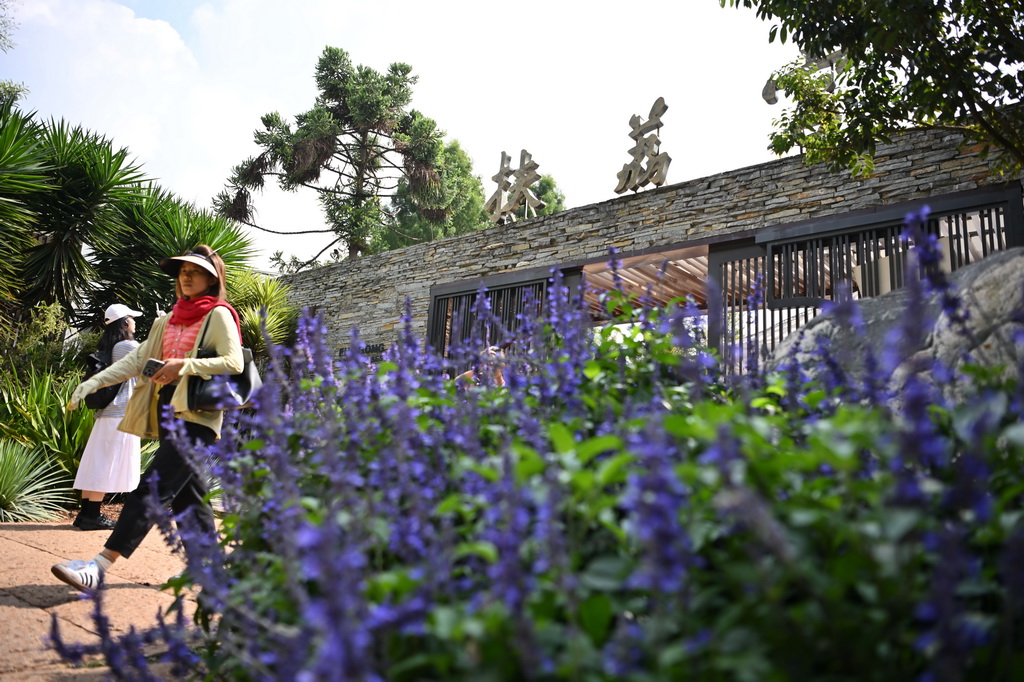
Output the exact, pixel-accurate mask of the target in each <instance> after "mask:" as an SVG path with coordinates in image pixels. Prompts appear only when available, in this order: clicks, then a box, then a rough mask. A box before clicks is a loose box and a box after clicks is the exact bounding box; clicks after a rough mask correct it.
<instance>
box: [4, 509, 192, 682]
mask: <svg viewBox="0 0 1024 682" xmlns="http://www.w3.org/2000/svg"><path fill="white" fill-rule="evenodd" d="M107 535H108V533H107V532H105V531H81V530H78V529H77V528H75V527H74V526H72V525H70V524H69V523H66V522H62V523H0V556H2V557H3V560H2V562H0V681H2V682H21V681H23V680H33V681H40V682H64V681H71V680H75V681H76V682H83V681H89V680H96V681H97V682H98V681H99V680H102V679H106V676H107V674H108V671H107V670H106V668H104V667H103V665H102V659H101V658H100V657H98V656H97V657H92V658H90V659H87V661H86V662H85V663H84V664H83V665H82V666H78V667H76V666H71V665H70V664H66V663H64V662H62V661H61V660H60V657H59V656H58V655H57V653H56V652H55V651H54V650H53V649H52V648H50V647H49V646H48V641H49V636H50V628H51V619H52V618H53V617H56V618H57V622H58V625H59V628H60V632H61V636H62V637H63V638H64V639H65V640H66V641H68V642H71V643H76V644H93V643H96V642H98V636H97V634H96V626H95V624H94V622H93V609H94V603H93V601H92V599H89V598H83V596H82V594H81V593H79V592H78V591H77V590H75V589H74V588H71V587H69V586H68V585H65V584H64V583H62V582H60V581H59V580H57V579H56V578H55V577H54V576H53V575H52V574H51V573H50V567H51V566H52V565H53V564H55V563H58V562H60V561H65V560H68V559H91V558H92V557H93V556H95V555H96V554H97V553H98V552H99V551H100V549H102V547H103V543H104V541H105V540H106V538H107ZM183 567H184V562H183V560H182V559H181V558H180V557H178V556H175V555H173V554H172V553H171V550H170V548H169V547H168V546H167V545H166V544H165V543H164V541H163V538H162V537H161V536H160V534H159V533H158V532H155V531H154V532H152V533H150V534H149V536H147V537H146V540H145V541H144V542H143V543H142V545H141V546H140V547H139V549H138V550H137V551H136V552H135V553H134V554H133V555H132V557H131V558H130V559H121V560H120V561H118V562H116V563H115V564H114V566H113V567H112V568H111V570H110V571H109V573H108V575H107V588H106V589H105V590H104V592H103V607H104V608H103V610H104V614H105V615H106V616H107V617H108V618H109V619H110V627H111V629H112V631H113V632H115V633H118V634H120V633H125V632H127V631H128V630H129V628H131V627H133V626H134V627H135V628H136V629H148V628H150V627H152V626H153V625H155V624H156V614H157V610H158V609H162V610H163V611H164V612H166V611H167V609H168V608H170V607H171V605H172V604H173V602H174V595H173V594H172V593H171V592H170V591H162V590H160V589H159V588H160V586H161V585H163V583H164V582H165V581H166V580H167V579H168V578H169V577H171V576H172V575H174V574H175V573H177V572H178V571H180V570H181V569H182V568H183ZM194 608H195V603H194V599H193V598H192V597H189V599H188V600H186V604H185V610H186V616H187V617H188V618H191V615H192V612H193V611H194Z"/></svg>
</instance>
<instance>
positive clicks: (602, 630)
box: [580, 594, 612, 647]
mask: <svg viewBox="0 0 1024 682" xmlns="http://www.w3.org/2000/svg"><path fill="white" fill-rule="evenodd" d="M580 623H581V624H582V625H583V629H584V630H585V631H586V633H587V634H588V635H590V639H591V641H593V642H594V645H595V646H598V647H600V646H603V645H604V642H605V640H606V639H608V634H609V631H610V629H611V624H612V600H611V598H610V597H609V596H608V595H607V594H593V595H591V596H589V597H587V599H586V600H585V601H584V602H583V603H582V604H581V605H580Z"/></svg>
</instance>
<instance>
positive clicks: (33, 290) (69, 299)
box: [19, 121, 143, 318]
mask: <svg viewBox="0 0 1024 682" xmlns="http://www.w3.org/2000/svg"><path fill="white" fill-rule="evenodd" d="M38 144H39V145H40V146H41V147H42V148H43V149H44V150H45V154H46V162H47V164H48V166H49V168H50V170H48V172H47V176H48V178H49V179H50V181H51V183H52V188H53V189H52V190H49V191H43V192H34V193H31V194H29V195H27V196H26V200H25V204H26V207H27V208H28V209H29V210H30V211H31V212H32V213H33V215H34V216H35V223H34V226H33V233H34V235H35V236H36V237H38V238H39V240H38V241H36V242H35V243H34V245H33V246H32V247H30V248H29V249H28V251H27V253H26V254H25V255H24V257H23V258H22V259H20V262H19V266H20V267H21V269H22V272H23V279H24V282H25V289H24V291H22V292H20V296H19V300H20V302H21V304H22V305H23V306H25V307H31V306H33V305H35V304H36V303H40V302H43V303H60V304H61V305H62V306H63V307H64V309H65V312H66V314H67V316H68V317H69V318H70V317H71V315H72V314H73V312H74V309H75V307H76V306H77V305H79V304H80V303H81V302H82V301H83V295H82V294H83V292H84V291H87V290H88V289H90V288H91V287H93V286H94V283H95V282H96V281H97V273H96V271H95V270H94V268H93V265H92V263H90V261H89V258H88V256H87V253H86V250H87V249H86V247H89V248H105V247H106V248H110V247H111V246H112V245H114V244H118V245H119V246H120V248H124V244H123V243H119V237H120V236H121V234H122V229H123V226H122V224H121V220H120V215H119V212H118V206H119V204H120V203H121V202H124V201H129V200H132V199H134V198H136V197H138V196H139V194H140V192H141V186H140V184H139V183H140V182H142V180H143V174H142V172H141V170H140V168H139V166H138V165H137V164H136V163H135V162H134V161H132V160H130V159H129V154H128V150H127V149H124V148H121V149H118V150H115V149H114V148H113V146H112V143H111V142H110V140H108V139H106V138H104V137H102V136H100V135H97V134H95V133H92V132H90V131H88V130H85V129H83V128H81V127H78V126H74V127H73V126H71V125H69V124H67V123H65V122H64V121H59V122H55V121H51V122H49V123H48V124H47V125H45V126H44V127H43V128H42V130H41V132H40V136H39V140H38Z"/></svg>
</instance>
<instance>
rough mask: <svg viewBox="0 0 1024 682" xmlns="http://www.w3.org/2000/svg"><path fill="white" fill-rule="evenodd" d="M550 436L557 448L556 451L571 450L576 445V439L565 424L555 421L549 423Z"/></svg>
mask: <svg viewBox="0 0 1024 682" xmlns="http://www.w3.org/2000/svg"><path fill="white" fill-rule="evenodd" d="M548 438H550V439H551V444H552V445H553V446H554V448H555V452H558V453H566V452H571V451H572V450H573V449H574V448H575V447H576V439H575V438H573V435H572V432H571V431H570V430H569V429H568V428H567V427H566V426H565V424H559V423H553V424H549V425H548Z"/></svg>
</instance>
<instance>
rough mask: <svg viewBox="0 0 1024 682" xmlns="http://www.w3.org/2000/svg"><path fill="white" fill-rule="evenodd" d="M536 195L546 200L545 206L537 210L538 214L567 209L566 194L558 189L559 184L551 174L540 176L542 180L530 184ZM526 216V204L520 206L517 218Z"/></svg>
mask: <svg viewBox="0 0 1024 682" xmlns="http://www.w3.org/2000/svg"><path fill="white" fill-rule="evenodd" d="M530 191H532V192H533V194H534V196H536V197H537V198H538V199H540V200H541V201H543V202H544V208H542V209H540V210H539V211H537V215H539V216H541V215H553V214H555V213H559V212H561V211H564V210H565V194H563V193H562V190H560V189H558V184H557V183H556V182H555V179H554V178H553V177H552V176H550V175H542V176H540V180H538V181H537V182H535V183H533V184H532V185H531V186H530ZM525 217H526V206H525V205H523V206H520V207H519V210H518V211H517V212H516V218H518V219H520V220H522V219H523V218H525Z"/></svg>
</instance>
